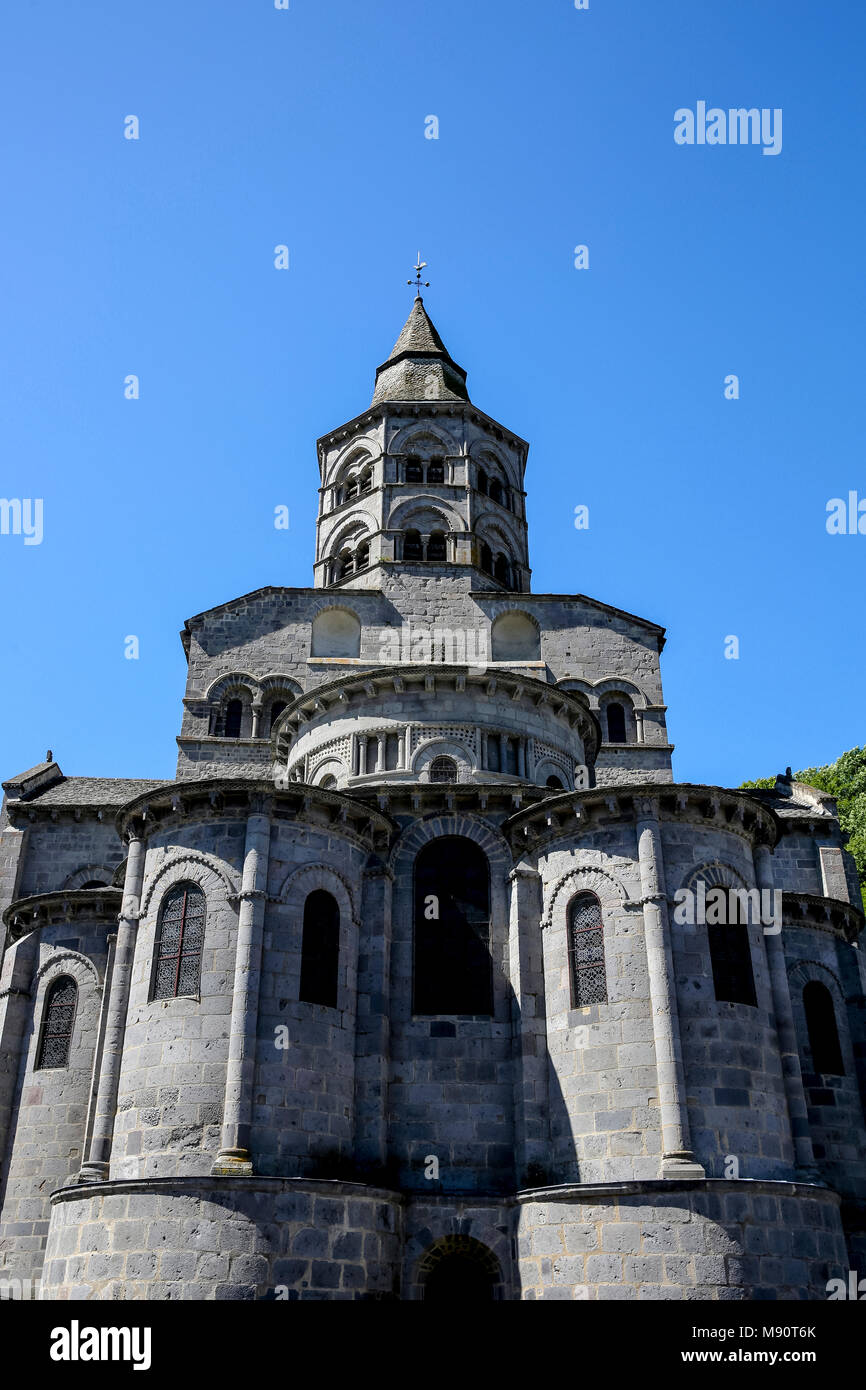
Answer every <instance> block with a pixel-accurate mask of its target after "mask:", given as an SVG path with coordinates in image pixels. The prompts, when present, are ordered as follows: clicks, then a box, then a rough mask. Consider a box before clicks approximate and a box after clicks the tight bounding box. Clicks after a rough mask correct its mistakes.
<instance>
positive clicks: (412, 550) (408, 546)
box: [403, 531, 424, 560]
mask: <svg viewBox="0 0 866 1390" xmlns="http://www.w3.org/2000/svg"><path fill="white" fill-rule="evenodd" d="M423 558H424V552H423V550H422V548H421V534H420V532H418V531H407V532H406V534H405V536H404V537H403V559H404V560H423Z"/></svg>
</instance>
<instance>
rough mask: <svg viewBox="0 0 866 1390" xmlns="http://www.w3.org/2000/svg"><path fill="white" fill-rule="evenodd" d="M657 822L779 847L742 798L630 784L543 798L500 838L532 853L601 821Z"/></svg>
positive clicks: (775, 831)
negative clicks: (711, 830)
mask: <svg viewBox="0 0 866 1390" xmlns="http://www.w3.org/2000/svg"><path fill="white" fill-rule="evenodd" d="M655 816H657V817H658V819H659V820H661V821H677V822H683V821H687V822H689V823H691V824H694V825H703V826H707V825H711V826H713V827H714V828H716V829H720V830H721V829H724V830H727V831H729V832H731V833H732V834H735V835H740V836H741V837H742V838H743V839H745V840H747V841H748V842H749V843H750V844H753V845H757V844H766V845H769V846H770V847H771V848H772V847H773V846H774V845H775V844H777V843H778V839H779V825H778V819H777V817H776V815H775V814H774V813H773V812H772V811H770V810H769V809H768V808H767V807H765V806H762V805H761V803H760V802H758V801H755V800H753V798H752V797H750V796H749V795H748V793H746V792H741V791H733V790H728V789H727V788H725V787H705V786H697V785H692V784H687V783H677V782H662V783H647V782H640V783H634V784H632V785H631V786H612V787H611V786H608V787H594V788H592V789H590V790H588V791H583V792H579V791H578V792H563V793H561V794H559V795H557V796H552V797H547V798H545V800H544V801H543V802H542V803H541V804H540V805H534V806H531V807H527V808H526V809H524V810H521V811H519V812H517V813H516V814H515V815H512V816H510V817H509V819H508V820H507V821H506V822H505V824H504V826H503V827H502V831H503V834H504V835H505V836H506V838H507V839H509V841H510V843H511V844H512V846H513V848H514V849H515V850H520V849H526V848H532V849H536V848H538V847H540V846H541V845H543V844H546V843H551V842H552V841H554V840H558V839H562V838H564V837H577V836H580V835H581V834H584V833H585V832H586V831H588V830H592V829H595V828H596V827H597V826H598V824H599V822H600V821H602V820H605V819H606V820H625V821H630V822H635V823H636V822H637V821H639V820H642V819H645V818H647V817H650V818H652V817H655Z"/></svg>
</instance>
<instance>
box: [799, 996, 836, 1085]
mask: <svg viewBox="0 0 866 1390" xmlns="http://www.w3.org/2000/svg"><path fill="white" fill-rule="evenodd" d="M803 1008H804V1009H805V1011H806V1028H807V1030H808V1033H809V1051H810V1052H811V1053H812V1068H813V1070H814V1071H816V1072H823V1074H824V1075H825V1076H844V1075H845V1067H844V1065H843V1063H842V1048H841V1046H840V1044H839V1029H838V1028H837V1026H836V1010H835V1008H834V1007H833V996H832V994H831V993H830V991H829V989H828V988H827V986H826V985H822V984H821V981H820V980H810V981H809V983H808V984H807V985H806V986H805V987H804V989H803Z"/></svg>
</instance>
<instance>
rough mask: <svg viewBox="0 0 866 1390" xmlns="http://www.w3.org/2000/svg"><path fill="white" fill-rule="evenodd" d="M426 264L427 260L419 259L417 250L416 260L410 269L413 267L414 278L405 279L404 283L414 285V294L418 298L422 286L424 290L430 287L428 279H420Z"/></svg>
mask: <svg viewBox="0 0 866 1390" xmlns="http://www.w3.org/2000/svg"><path fill="white" fill-rule="evenodd" d="M426 265H427V262H426V261H422V259H421V252H420V251H419V252H418V262H417V264H416V265H413V267H412V269H413V270H414V272H415V279H414V280H407V281H406V284H407V285H414V286H415V294H416V296H417V298H419V299H420V298H421V289H422V287H423V288H424V289H425V290H429V288H430V281H429V280H422V279H421V271H422V270H424V269H425V267H426Z"/></svg>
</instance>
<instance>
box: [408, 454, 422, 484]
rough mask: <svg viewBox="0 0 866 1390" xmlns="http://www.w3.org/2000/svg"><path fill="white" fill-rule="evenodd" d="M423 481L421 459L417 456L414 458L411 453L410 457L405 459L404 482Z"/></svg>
mask: <svg viewBox="0 0 866 1390" xmlns="http://www.w3.org/2000/svg"><path fill="white" fill-rule="evenodd" d="M423 481H424V469H423V467H422V465H421V460H420V459H419V458H416V457H415V455H414V454H413V455H412V456H411V457H410V458H408V459H407V460H406V482H407V483H423Z"/></svg>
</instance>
